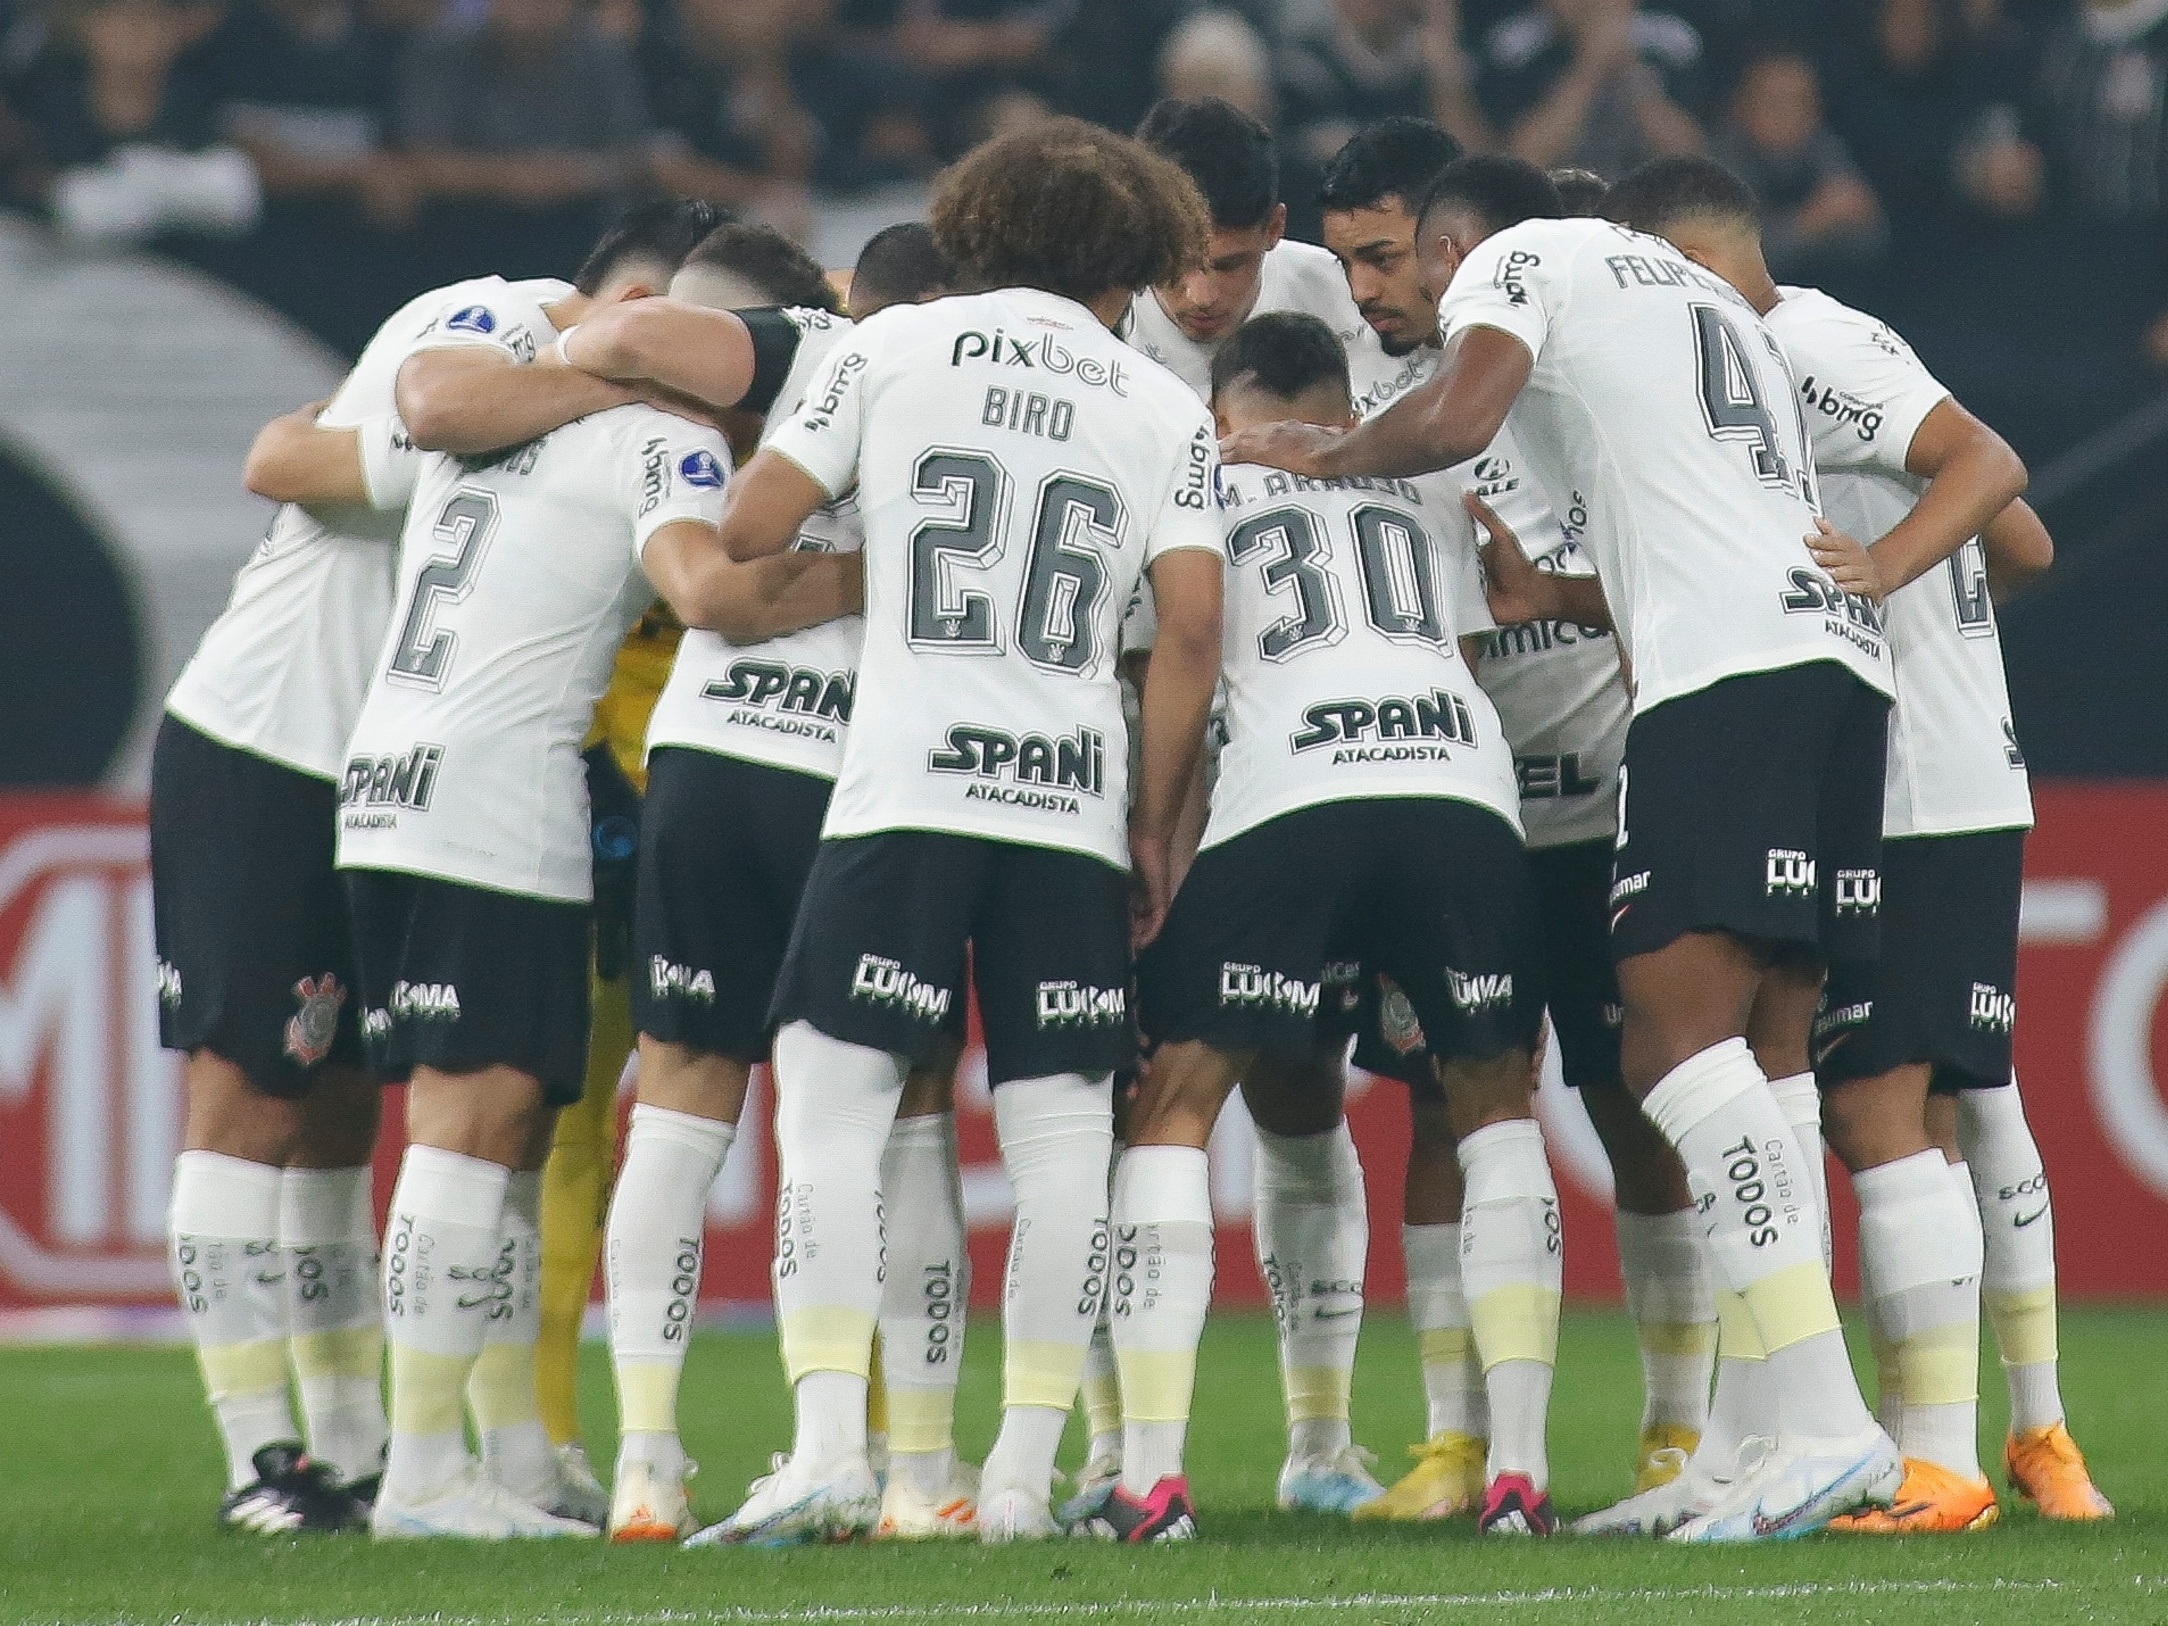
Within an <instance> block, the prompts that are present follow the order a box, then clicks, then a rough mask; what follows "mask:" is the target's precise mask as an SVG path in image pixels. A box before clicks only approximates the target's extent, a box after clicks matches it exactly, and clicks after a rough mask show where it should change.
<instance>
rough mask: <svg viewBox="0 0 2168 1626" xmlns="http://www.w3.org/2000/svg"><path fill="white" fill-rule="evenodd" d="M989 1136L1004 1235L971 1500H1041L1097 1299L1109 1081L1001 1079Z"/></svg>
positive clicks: (1102, 1282) (1063, 1076)
mask: <svg viewBox="0 0 2168 1626" xmlns="http://www.w3.org/2000/svg"><path fill="white" fill-rule="evenodd" d="M994 1129H995V1133H996V1134H997V1135H998V1136H999V1138H1000V1142H1001V1161H1002V1164H1003V1166H1004V1168H1006V1170H1007V1171H1008V1176H1009V1184H1010V1185H1011V1187H1013V1188H1014V1189H1015V1192H1016V1223H1015V1226H1014V1228H1013V1229H1012V1230H1011V1231H1010V1233H1009V1260H1008V1269H1007V1272H1006V1275H1005V1278H1004V1280H1003V1282H1002V1288H1001V1337H1002V1349H1001V1404H1002V1421H1001V1433H1000V1436H999V1437H998V1438H997V1439H996V1440H995V1441H994V1448H993V1450H992V1451H991V1452H989V1453H988V1454H987V1458H986V1472H985V1477H984V1480H983V1484H982V1489H981V1494H982V1495H984V1496H988V1497H992V1496H998V1495H999V1494H1000V1493H1001V1492H1003V1491H1006V1490H1021V1491H1024V1492H1026V1493H1028V1494H1030V1495H1032V1496H1041V1495H1044V1494H1045V1492H1046V1487H1047V1485H1048V1484H1049V1483H1050V1482H1051V1481H1052V1479H1053V1476H1054V1456H1055V1453H1056V1452H1057V1451H1058V1450H1059V1449H1060V1446H1061V1430H1062V1425H1063V1423H1065V1422H1066V1421H1067V1420H1068V1416H1069V1408H1070V1407H1071V1406H1072V1405H1074V1404H1075V1403H1076V1395H1077V1383H1078V1380H1079V1379H1080V1378H1081V1377H1082V1376H1083V1372H1084V1351H1085V1348H1086V1346H1088V1345H1089V1344H1090V1343H1091V1336H1092V1324H1093V1323H1094V1322H1095V1321H1096V1320H1098V1317H1099V1301H1100V1299H1101V1298H1102V1297H1104V1296H1105V1292H1106V1279H1107V1254H1108V1247H1107V1166H1108V1160H1109V1159H1110V1158H1111V1157H1112V1156H1113V1154H1114V1085H1113V1080H1112V1078H1111V1077H1110V1076H1108V1075H1105V1074H1102V1075H1100V1076H1098V1077H1096V1078H1087V1077H1086V1076H1085V1075H1083V1074H1082V1073H1055V1074H1052V1075H1050V1076H1048V1077H1045V1078H1018V1079H1011V1080H1009V1081H1008V1082H1006V1083H1003V1084H1000V1085H997V1086H996V1087H995V1089H994ZM891 1405H893V1402H891Z"/></svg>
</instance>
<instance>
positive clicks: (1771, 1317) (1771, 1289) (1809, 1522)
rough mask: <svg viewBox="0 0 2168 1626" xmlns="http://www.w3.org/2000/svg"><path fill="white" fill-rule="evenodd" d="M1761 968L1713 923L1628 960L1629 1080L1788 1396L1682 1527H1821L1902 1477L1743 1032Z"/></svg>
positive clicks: (1799, 1172) (1624, 990) (1726, 1532)
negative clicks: (1755, 1454)
mask: <svg viewBox="0 0 2168 1626" xmlns="http://www.w3.org/2000/svg"><path fill="white" fill-rule="evenodd" d="M1764 971H1765V966H1764V963H1763V960H1762V957H1761V956H1760V955H1759V954H1758V953H1757V952H1756V951H1755V950H1754V949H1752V948H1751V947H1750V946H1749V945H1747V944H1746V943H1744V942H1742V941H1740V940H1739V939H1737V938H1734V937H1732V936H1730V935H1729V934H1725V933H1718V932H1692V933H1687V934H1686V935H1684V936H1682V937H1679V938H1677V939H1675V940H1674V941H1673V942H1671V943H1670V944H1668V945H1666V946H1665V947H1664V948H1662V949H1660V950H1657V951H1655V952H1652V953H1647V954H1639V955H1634V956H1631V957H1629V958H1628V959H1626V960H1624V961H1622V962H1620V965H1619V968H1618V972H1619V988H1620V992H1621V994H1622V996H1623V998H1624V1002H1625V1007H1626V1022H1625V1030H1624V1033H1623V1035H1622V1043H1621V1052H1620V1070H1621V1072H1622V1074H1623V1076H1624V1079H1625V1082H1626V1086H1627V1088H1628V1089H1629V1090H1630V1091H1632V1092H1633V1093H1634V1095H1635V1096H1636V1097H1637V1098H1639V1099H1640V1100H1641V1102H1642V1106H1643V1109H1644V1110H1645V1111H1646V1112H1647V1113H1648V1115H1649V1117H1650V1119H1651V1120H1652V1121H1653V1122H1654V1123H1655V1124H1656V1126H1657V1128H1658V1129H1659V1130H1660V1131H1662V1132H1663V1134H1664V1137H1665V1139H1666V1140H1668V1141H1669V1142H1670V1143H1671V1144H1672V1146H1673V1147H1674V1148H1676V1149H1677V1151H1678V1153H1679V1156H1680V1160H1681V1161H1682V1162H1683V1163H1684V1165H1685V1167H1686V1171H1687V1179H1688V1182H1689V1183H1690V1185H1691V1186H1692V1187H1693V1190H1694V1192H1695V1195H1696V1198H1697V1201H1703V1202H1706V1203H1707V1205H1708V1213H1707V1218H1708V1223H1709V1227H1710V1229H1709V1238H1710V1247H1711V1253H1712V1256H1713V1258H1714V1261H1715V1264H1716V1267H1717V1270H1718V1272H1719V1274H1720V1276H1721V1278H1722V1282H1723V1285H1724V1286H1726V1287H1728V1288H1730V1289H1731V1290H1732V1291H1733V1292H1736V1293H1738V1294H1739V1295H1740V1296H1741V1297H1742V1298H1743V1299H1744V1301H1745V1309H1746V1316H1745V1317H1744V1318H1743V1319H1744V1321H1750V1322H1751V1323H1752V1325H1753V1327H1754V1330H1755V1333H1756V1334H1757V1336H1758V1337H1759V1340H1760V1342H1761V1344H1762V1346H1763V1348H1764V1350H1765V1351H1766V1352H1767V1356H1768V1360H1769V1362H1770V1365H1769V1369H1768V1370H1769V1377H1770V1380H1771V1382H1772V1384H1773V1385H1774V1387H1775V1388H1776V1389H1777V1390H1778V1391H1779V1393H1781V1394H1782V1395H1783V1397H1784V1403H1783V1406H1782V1408H1781V1412H1780V1413H1778V1414H1776V1415H1771V1416H1769V1417H1768V1418H1767V1420H1766V1426H1767V1427H1768V1428H1769V1429H1770V1430H1771V1431H1772V1432H1773V1433H1774V1435H1775V1440H1776V1444H1775V1447H1774V1448H1773V1449H1772V1450H1770V1451H1769V1452H1768V1453H1767V1454H1766V1455H1765V1456H1763V1457H1762V1458H1761V1460H1760V1461H1759V1463H1758V1465H1757V1466H1755V1467H1754V1469H1753V1470H1752V1471H1750V1472H1745V1473H1742V1474H1741V1476H1740V1477H1739V1478H1738V1479H1737V1480H1736V1481H1735V1482H1734V1485H1733V1488H1732V1490H1731V1491H1730V1492H1729V1493H1728V1494H1727V1496H1726V1497H1725V1498H1724V1499H1723V1500H1722V1501H1720V1502H1719V1503H1718V1504H1717V1505H1716V1506H1715V1507H1714V1508H1713V1509H1712V1510H1711V1511H1710V1512H1709V1513H1708V1514H1706V1515H1704V1516H1703V1517H1701V1518H1698V1519H1695V1520H1694V1521H1692V1522H1691V1523H1689V1524H1688V1525H1686V1526H1685V1527H1683V1528H1682V1529H1681V1530H1680V1531H1679V1532H1678V1535H1679V1536H1680V1538H1681V1539H1687V1540H1730V1539H1752V1538H1754V1537H1756V1536H1761V1535H1767V1534H1771V1533H1777V1532H1780V1531H1784V1530H1788V1529H1790V1528H1793V1527H1803V1528H1811V1527H1813V1526H1814V1525H1816V1524H1819V1523H1821V1522H1824V1521H1826V1519H1828V1518H1829V1517H1832V1516H1834V1515H1835V1514H1838V1513H1843V1512H1847V1511H1850V1510H1851V1508H1852V1507H1855V1506H1858V1505H1859V1504H1860V1503H1861V1502H1862V1501H1868V1500H1872V1501H1876V1502H1880V1501H1883V1500H1886V1498H1887V1496H1888V1494H1889V1493H1891V1492H1893V1491H1894V1490H1895V1488H1896V1483H1895V1482H1896V1479H1897V1478H1898V1473H1897V1463H1896V1458H1895V1453H1894V1451H1893V1450H1892V1449H1891V1447H1890V1442H1889V1441H1888V1440H1887V1439H1886V1437H1885V1436H1884V1435H1883V1434H1882V1433H1881V1431H1880V1430H1879V1429H1878V1428H1876V1427H1875V1425H1874V1420H1873V1419H1872V1418H1871V1417H1870V1416H1869V1415H1868V1414H1867V1409H1866V1406H1865V1403H1864V1402H1863V1401H1862V1400H1861V1399H1860V1396H1859V1387H1858V1384H1857V1383H1856V1382H1855V1381H1854V1379H1853V1377H1852V1372H1851V1366H1850V1361H1849V1358H1848V1357H1847V1355H1846V1353H1845V1348H1844V1340H1843V1335H1842V1333H1841V1331H1840V1330H1839V1328H1838V1322H1837V1310H1836V1301H1835V1299H1834V1297H1833V1296H1832V1295H1831V1292H1830V1287H1829V1275H1828V1271H1827V1269H1826V1268H1825V1267H1824V1265H1823V1263H1822V1258H1821V1237H1820V1229H1821V1225H1820V1212H1819V1208H1818V1205H1817V1204H1816V1202H1815V1200H1814V1194H1813V1189H1812V1184H1811V1181H1812V1176H1811V1172H1810V1171H1809V1169H1808V1168H1807V1166H1806V1157H1807V1154H1806V1153H1805V1151H1804V1149H1803V1148H1802V1147H1801V1145H1800V1143H1799V1139H1798V1135H1797V1133H1796V1132H1795V1131H1794V1129H1793V1128H1792V1126H1791V1124H1790V1122H1789V1121H1788V1120H1787V1118H1786V1115H1785V1113H1784V1111H1783V1109H1782V1108H1781V1107H1780V1106H1779V1104H1778V1102H1777V1100H1776V1097H1775V1096H1774V1095H1773V1094H1772V1093H1771V1091H1770V1089H1769V1086H1768V1081H1767V1079H1766V1078H1765V1076H1764V1075H1763V1072H1762V1069H1761V1068H1760V1067H1759V1066H1758V1065H1757V1064H1756V1062H1755V1059H1754V1053H1753V1051H1752V1050H1751V1049H1749V1047H1748V1045H1747V1041H1746V1038H1745V1034H1746V1032H1747V1026H1748V1022H1749V1019H1750V1017H1751V1016H1752V1013H1753V1009H1754V1005H1755V1001H1756V998H1757V996H1758V994H1759V992H1760V990H1761V986H1762V983H1763V981H1764ZM1825 1470H1826V1471H1825ZM1734 1504H1736V1505H1734Z"/></svg>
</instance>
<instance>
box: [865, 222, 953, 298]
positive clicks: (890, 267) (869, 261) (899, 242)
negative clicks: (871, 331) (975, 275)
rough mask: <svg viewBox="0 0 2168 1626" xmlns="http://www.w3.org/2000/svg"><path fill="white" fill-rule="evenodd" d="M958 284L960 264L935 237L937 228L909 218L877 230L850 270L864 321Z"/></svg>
mask: <svg viewBox="0 0 2168 1626" xmlns="http://www.w3.org/2000/svg"><path fill="white" fill-rule="evenodd" d="M955 286H956V268H955V267H954V266H953V265H951V264H949V262H948V256H947V255H945V254H943V253H942V252H941V248H940V245H939V244H937V243H936V242H935V241H934V240H933V228H932V227H931V226H928V225H926V224H925V223H924V222H923V221H918V220H907V221H905V222H904V223H903V224H902V225H900V226H888V227H884V228H883V229H882V230H880V231H877V232H875V233H874V234H873V236H872V237H871V239H869V240H868V241H867V243H866V246H865V247H864V248H862V249H860V250H859V251H858V264H857V265H856V266H854V267H853V268H852V270H851V315H852V316H853V317H854V318H856V319H857V320H859V321H864V320H865V319H866V318H867V317H868V316H871V315H872V314H873V313H874V312H875V311H877V310H885V309H886V308H887V307H889V306H890V305H908V304H912V303H914V302H915V301H917V300H921V299H924V298H925V297H926V296H927V295H929V294H931V293H934V292H935V291H936V290H941V289H948V288H953V287H955Z"/></svg>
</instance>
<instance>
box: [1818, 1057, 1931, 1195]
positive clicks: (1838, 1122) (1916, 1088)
mask: <svg viewBox="0 0 2168 1626" xmlns="http://www.w3.org/2000/svg"><path fill="white" fill-rule="evenodd" d="M1927 1077H1928V1070H1927V1069H1926V1068H1925V1067H1900V1068H1897V1069H1896V1070H1894V1071H1892V1072H1888V1073H1883V1074H1881V1075H1879V1076H1878V1077H1874V1078H1857V1079H1851V1080H1848V1081H1847V1082H1845V1083H1842V1084H1839V1085H1837V1086H1836V1087H1835V1088H1833V1089H1830V1090H1827V1091H1825V1092H1824V1093H1823V1095H1822V1138H1823V1139H1824V1140H1826V1141H1828V1143H1829V1149H1830V1150H1831V1151H1833V1152H1835V1153H1836V1154H1837V1161H1838V1162H1840V1163H1842V1164H1843V1165H1844V1166H1845V1167H1846V1168H1847V1169H1850V1170H1851V1171H1852V1172H1853V1173H1854V1174H1857V1173H1858V1172H1859V1171H1860V1170H1861V1169H1871V1168H1876V1167H1878V1166H1879V1165H1881V1164H1884V1163H1894V1162H1895V1161H1897V1160H1898V1159H1899V1158H1904V1157H1911V1156H1913V1155H1914V1154H1915V1153H1919V1152H1924V1151H1926V1150H1927V1149H1928V1147H1929V1145H1930V1144H1931V1142H1930V1140H1929V1138H1928V1134H1927Z"/></svg>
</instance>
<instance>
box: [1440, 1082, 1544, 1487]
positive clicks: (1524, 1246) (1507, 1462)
mask: <svg viewBox="0 0 2168 1626" xmlns="http://www.w3.org/2000/svg"><path fill="white" fill-rule="evenodd" d="M1459 1156H1460V1168H1461V1173H1462V1175H1463V1176H1464V1177H1465V1178H1466V1180H1467V1196H1466V1198H1465V1199H1464V1200H1463V1202H1462V1204H1461V1210H1460V1249H1461V1253H1460V1277H1461V1287H1462V1290H1463V1291H1464V1292H1465V1293H1466V1294H1467V1295H1468V1318H1469V1321H1470V1323H1471V1324H1472V1325H1473V1327H1474V1329H1475V1347H1476V1354H1477V1356H1478V1358H1480V1359H1481V1361H1482V1362H1483V1387H1484V1389H1485V1390H1486V1391H1487V1393H1488V1394H1489V1396H1490V1424H1491V1438H1490V1460H1489V1464H1488V1466H1487V1468H1486V1470H1485V1473H1486V1477H1488V1478H1491V1479H1496V1478H1497V1477H1498V1476H1499V1475H1500V1474H1512V1473H1518V1474H1526V1475H1527V1476H1528V1477H1529V1479H1530V1480H1532V1481H1533V1482H1534V1484H1535V1487H1536V1489H1538V1490H1542V1489H1544V1488H1545V1487H1546V1486H1547V1485H1549V1484H1550V1481H1551V1466H1550V1458H1549V1455H1548V1454H1547V1452H1546V1451H1545V1448H1544V1425H1545V1422H1546V1420H1547V1418H1548V1415H1549V1412H1550V1405H1551V1377H1552V1374H1553V1372H1554V1371H1555V1370H1556V1368H1557V1365H1558V1301H1559V1296H1560V1294H1561V1292H1562V1290H1563V1288H1564V1285H1565V1250H1564V1247H1563V1244H1562V1239H1561V1236H1560V1233H1559V1227H1558V1189H1557V1187H1556V1186H1554V1185H1553V1184H1552V1183H1551V1165H1550V1163H1549V1162H1548V1161H1547V1160H1546V1159H1545V1158H1544V1155H1543V1130H1542V1128H1541V1127H1540V1126H1539V1125H1538V1124H1537V1123H1536V1121H1535V1120H1534V1119H1533V1118H1517V1119H1513V1120H1511V1121H1509V1122H1506V1123H1495V1124H1489V1125H1486V1126H1485V1127H1484V1128H1481V1129H1478V1130H1477V1131H1476V1132H1475V1133H1474V1134H1472V1135H1466V1136H1463V1137H1462V1138H1461V1142H1460V1146H1459Z"/></svg>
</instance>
